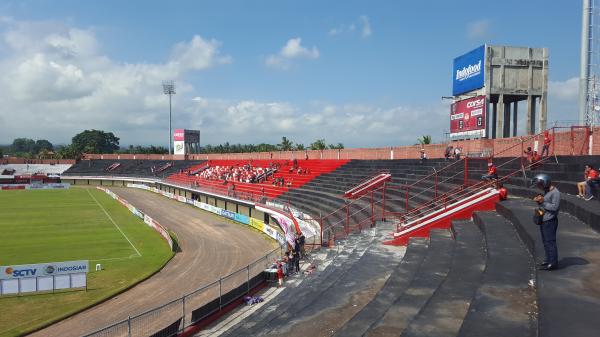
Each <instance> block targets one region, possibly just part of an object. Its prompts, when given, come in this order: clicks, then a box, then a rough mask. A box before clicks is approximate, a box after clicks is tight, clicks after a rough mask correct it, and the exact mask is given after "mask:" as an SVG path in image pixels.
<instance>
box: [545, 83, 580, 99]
mask: <svg viewBox="0 0 600 337" xmlns="http://www.w3.org/2000/svg"><path fill="white" fill-rule="evenodd" d="M548 95H549V96H551V97H553V98H556V99H558V100H561V101H569V102H576V101H577V99H578V97H579V78H578V77H573V78H569V79H568V80H565V81H549V82H548Z"/></svg>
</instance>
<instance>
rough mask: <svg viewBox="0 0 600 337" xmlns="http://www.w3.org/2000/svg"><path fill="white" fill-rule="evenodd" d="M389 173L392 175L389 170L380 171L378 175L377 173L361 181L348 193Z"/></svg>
mask: <svg viewBox="0 0 600 337" xmlns="http://www.w3.org/2000/svg"><path fill="white" fill-rule="evenodd" d="M389 173H390V170H388V169H382V170H379V171H378V172H377V173H375V174H373V175H371V176H370V177H368V178H364V179H363V180H361V181H360V182H358V183H357V184H355V185H354V186H352V187H351V188H350V189H349V190H348V191H351V190H353V189H355V188H357V187H359V186H360V185H362V184H365V183H367V182H369V181H370V180H371V179H373V178H375V177H377V176H379V175H380V174H389ZM348 191H346V192H348Z"/></svg>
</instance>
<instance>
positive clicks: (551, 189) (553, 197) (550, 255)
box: [532, 174, 560, 271]
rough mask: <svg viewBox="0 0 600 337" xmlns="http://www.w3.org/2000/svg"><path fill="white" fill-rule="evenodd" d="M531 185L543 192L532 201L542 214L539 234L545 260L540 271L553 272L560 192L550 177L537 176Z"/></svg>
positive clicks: (556, 261) (556, 263)
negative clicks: (536, 204)
mask: <svg viewBox="0 0 600 337" xmlns="http://www.w3.org/2000/svg"><path fill="white" fill-rule="evenodd" d="M532 185H535V186H536V187H537V188H539V189H541V190H543V191H544V195H541V194H538V195H537V196H536V197H535V198H533V200H534V201H535V202H537V203H538V205H539V207H540V210H541V211H542V212H543V217H542V224H541V226H540V233H541V235H542V241H543V243H544V251H545V253H546V260H544V262H542V263H541V264H540V270H548V271H549V270H554V269H556V268H557V267H558V248H557V247H556V230H557V229H558V212H559V210H560V191H559V190H558V188H556V187H555V186H553V185H552V181H551V180H550V176H549V175H547V174H538V175H536V176H535V177H534V178H533V181H532Z"/></svg>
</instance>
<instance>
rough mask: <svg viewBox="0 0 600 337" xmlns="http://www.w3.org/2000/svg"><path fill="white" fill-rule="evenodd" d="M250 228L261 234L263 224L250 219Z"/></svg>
mask: <svg viewBox="0 0 600 337" xmlns="http://www.w3.org/2000/svg"><path fill="white" fill-rule="evenodd" d="M250 227H252V228H255V229H257V230H259V231H261V232H263V231H264V230H265V223H264V222H262V221H260V220H257V219H254V218H250Z"/></svg>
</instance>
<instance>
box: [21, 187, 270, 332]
mask: <svg viewBox="0 0 600 337" xmlns="http://www.w3.org/2000/svg"><path fill="white" fill-rule="evenodd" d="M111 190H113V191H114V192H115V193H117V194H118V195H119V196H121V197H123V198H125V199H126V200H127V201H129V202H130V203H131V204H132V205H134V206H135V207H137V208H139V209H141V210H142V211H143V212H147V213H148V214H149V215H150V216H152V217H153V218H154V219H156V220H157V221H159V222H160V223H161V224H163V225H165V226H166V227H168V228H170V229H172V230H173V231H174V232H176V233H177V236H178V237H179V241H180V245H181V250H182V251H181V252H180V253H178V254H176V255H175V257H174V258H173V259H172V260H171V261H170V262H169V263H168V265H167V266H166V267H165V268H164V269H163V270H162V271H161V272H160V273H158V274H156V275H154V276H153V277H151V278H150V279H148V280H146V281H144V282H142V283H140V284H138V285H137V286H135V287H134V288H132V289H130V290H129V291H126V292H125V293H123V294H121V295H118V296H117V297H115V298H112V299H110V300H108V301H106V302H104V303H102V304H100V305H98V306H95V307H92V308H90V309H88V310H86V311H84V312H82V313H80V314H77V315H75V316H73V317H71V318H68V319H66V320H63V321H61V322H58V323H56V324H54V325H52V326H50V327H48V328H46V329H43V330H41V331H38V332H37V333H34V334H32V336H81V335H83V334H86V333H89V332H91V331H95V330H97V329H100V328H103V327H105V326H107V325H110V324H112V323H114V322H117V321H120V320H123V319H126V318H127V316H129V315H135V314H138V313H141V312H144V311H146V310H148V309H151V308H154V307H156V306H158V305H161V304H164V303H166V302H169V301H170V300H173V299H176V298H179V297H181V296H182V295H184V294H187V293H189V292H191V291H193V290H195V289H198V288H199V287H200V286H203V285H205V284H207V283H209V282H212V281H214V280H215V279H218V278H219V277H220V276H222V275H227V274H229V273H231V272H232V271H235V270H237V269H239V268H241V267H244V266H246V265H247V264H248V263H250V262H252V261H254V260H256V259H257V258H260V257H261V256H263V255H265V254H266V253H267V252H268V251H270V250H272V249H273V248H274V247H275V246H274V245H273V244H272V243H271V241H269V240H267V239H265V236H263V235H261V234H259V233H257V232H255V231H252V230H250V229H248V228H244V227H243V226H241V225H237V224H234V223H231V222H229V221H227V220H225V219H223V218H220V217H217V216H215V215H212V214H210V213H208V212H204V211H201V210H199V209H196V208H194V207H191V206H189V205H186V204H183V203H180V202H177V201H173V200H169V199H167V198H165V197H163V196H160V195H158V194H154V193H151V192H147V191H143V190H137V189H132V188H111Z"/></svg>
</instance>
